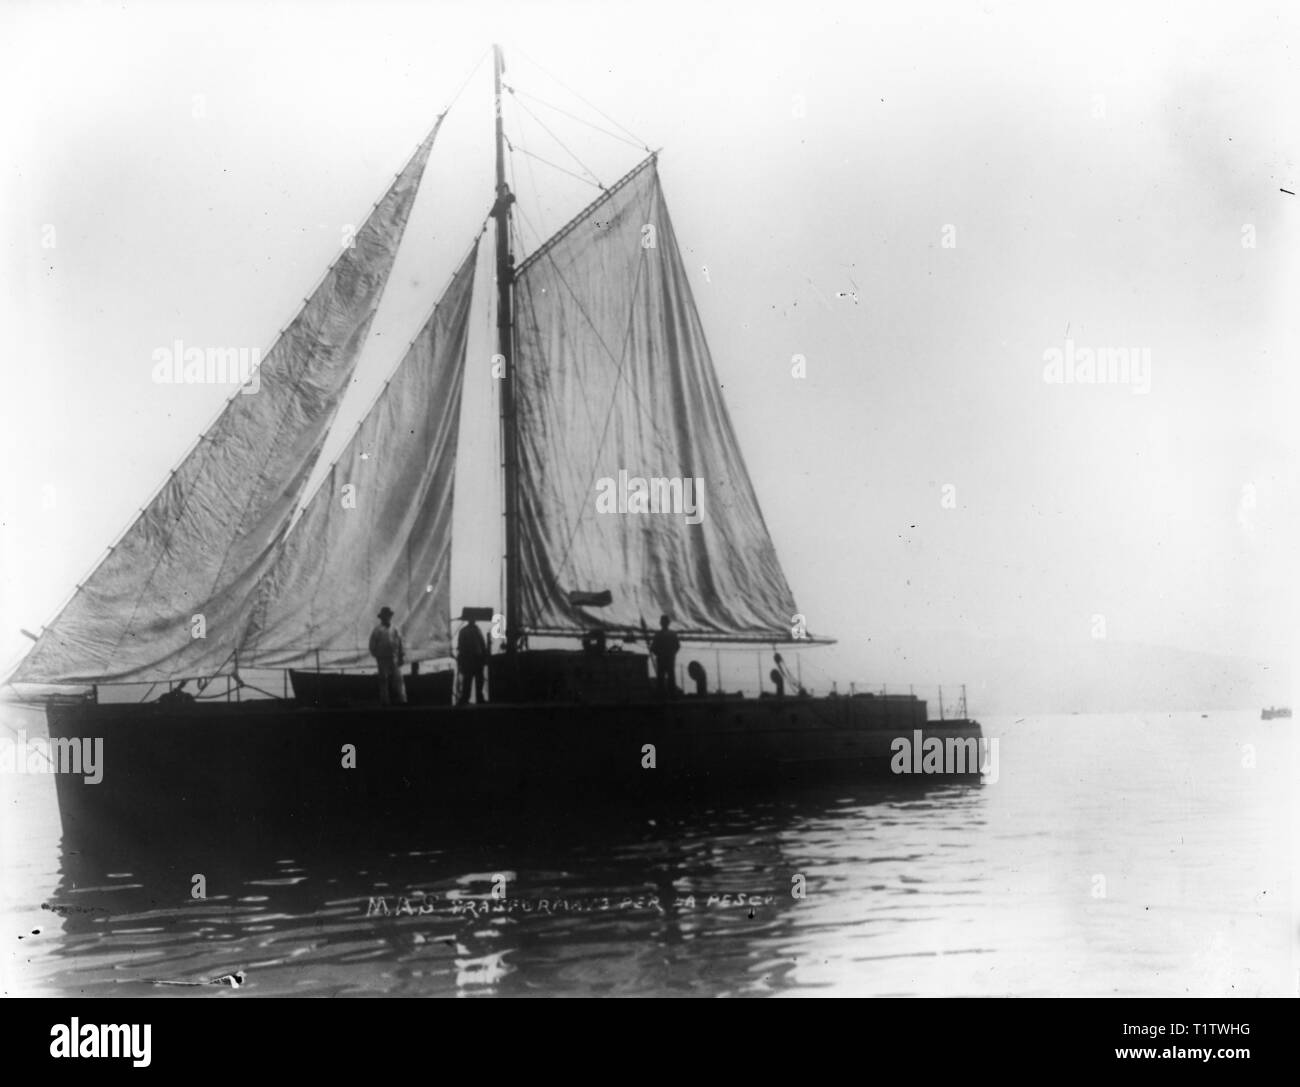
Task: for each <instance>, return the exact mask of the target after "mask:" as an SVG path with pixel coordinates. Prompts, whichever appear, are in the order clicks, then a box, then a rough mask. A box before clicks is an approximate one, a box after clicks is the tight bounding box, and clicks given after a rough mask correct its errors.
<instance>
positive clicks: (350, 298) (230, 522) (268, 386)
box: [11, 118, 441, 683]
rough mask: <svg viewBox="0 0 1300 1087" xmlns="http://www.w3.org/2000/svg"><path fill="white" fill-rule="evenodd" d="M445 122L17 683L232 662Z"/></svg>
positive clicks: (123, 676) (199, 671)
mask: <svg viewBox="0 0 1300 1087" xmlns="http://www.w3.org/2000/svg"><path fill="white" fill-rule="evenodd" d="M440 125H441V118H439V123H438V125H435V126H434V129H433V131H432V132H430V133H429V135H428V137H427V138H426V139H425V140H424V142H423V143H422V144H421V145H420V147H419V148H418V149H417V150H416V152H415V154H414V155H413V156H412V157H411V159H410V161H409V162H408V163H407V165H406V167H405V168H404V169H403V170H402V172H401V173H400V174H398V176H397V178H396V179H395V180H394V181H393V183H392V185H391V187H390V188H389V190H388V192H387V194H386V195H385V196H384V197H383V199H382V200H381V201H380V202H379V203H378V204H377V205H376V206H375V208H374V210H373V211H372V212H371V213H370V215H369V217H368V218H367V219H366V221H365V223H364V224H363V225H362V226H361V227H360V228H359V229H358V230H357V231H356V233H355V235H354V237H353V244H352V246H351V247H350V248H347V249H344V250H343V252H342V254H341V255H340V256H339V258H338V259H337V261H336V262H335V263H334V264H333V266H332V267H331V268H330V269H329V270H328V272H327V273H326V274H325V277H324V278H323V279H322V281H321V283H320V285H319V286H318V287H317V288H316V289H315V291H314V292H313V293H312V295H311V297H310V298H309V299H308V300H307V301H306V303H305V304H304V306H303V307H302V309H301V310H300V311H299V313H298V315H297V317H295V318H294V320H293V321H292V323H290V325H289V326H288V328H286V329H285V330H284V332H283V333H282V334H281V335H280V337H279V339H278V340H276V342H275V344H274V346H273V347H272V348H271V349H270V351H269V352H268V353H267V354H266V356H265V357H264V359H263V361H262V364H261V366H260V367H259V368H258V370H257V380H256V381H254V382H251V383H250V384H249V385H247V386H245V388H243V389H241V390H240V392H238V393H236V394H235V395H234V396H232V397H231V399H230V401H229V402H228V404H227V405H226V407H225V408H224V410H223V411H222V413H221V415H220V416H219V417H218V418H217V420H216V422H215V423H213V425H212V426H211V427H210V428H209V429H208V430H207V432H205V433H204V434H203V436H202V437H201V438H200V439H199V441H198V443H197V444H196V445H195V446H194V448H193V449H192V450H191V451H190V452H189V454H188V455H187V456H186V457H185V459H184V460H183V461H182V462H181V464H180V465H179V467H177V468H176V469H174V470H173V472H172V473H171V475H170V476H169V477H168V479H167V481H166V483H164V484H163V486H162V488H161V489H160V490H159V492H158V493H157V494H156V495H155V496H154V498H153V500H152V501H151V502H150V503H149V505H148V506H147V507H146V508H145V509H144V510H143V511H142V512H141V514H140V515H139V517H137V518H136V520H135V521H134V522H133V523H132V524H131V526H130V527H129V528H128V529H127V530H126V532H125V533H124V534H123V536H122V537H121V539H120V540H118V542H117V543H116V544H115V545H114V546H113V547H112V549H111V550H110V551H109V553H108V555H107V556H105V558H104V559H103V560H102V561H101V562H100V564H99V565H98V566H97V567H96V568H95V570H94V571H93V572H92V573H91V575H90V576H89V577H88V578H87V579H86V581H85V582H84V583H83V584H82V585H80V586H78V588H77V591H76V592H75V593H74V594H73V596H72V598H71V599H70V600H69V601H68V603H67V604H66V605H65V606H64V608H63V610H62V611H61V612H60V613H59V615H58V616H57V617H56V618H55V619H54V621H53V622H52V623H51V624H50V625H49V626H48V627H47V628H46V629H45V630H44V631H43V632H42V634H41V637H40V638H39V639H38V641H37V643H36V645H34V646H33V647H32V650H31V652H30V653H29V654H28V655H27V657H26V658H25V659H24V660H23V662H22V663H21V664H20V665H19V668H18V670H17V671H16V672H15V673H14V675H13V676H12V677H11V682H15V683H25V682H26V683H94V682H101V681H110V680H120V681H154V680H165V679H170V678H174V677H177V676H204V675H213V674H217V673H219V672H230V671H232V670H233V667H234V663H235V662H234V651H235V648H236V644H237V639H238V636H239V633H240V631H241V630H242V629H243V625H244V622H245V609H246V604H247V601H248V596H249V593H250V591H251V590H252V589H253V587H254V586H255V585H256V584H257V581H258V578H259V576H260V575H261V573H262V572H263V570H264V569H265V567H266V564H267V562H268V561H269V559H270V558H271V557H272V555H273V554H274V549H275V545H276V543H277V541H278V540H279V538H280V537H281V535H282V534H283V532H284V529H285V527H286V525H287V524H288V522H289V519H290V518H291V517H292V515H293V511H294V507H295V504H296V502H297V500H298V497H299V495H300V494H301V492H302V488H303V487H304V486H305V484H306V481H307V478H308V476H309V475H310V473H311V470H312V467H313V466H314V465H315V463H316V460H317V458H318V457H319V455H320V450H321V446H322V444H323V442H324V439H325V435H326V433H327V431H328V429H329V426H330V423H331V422H332V421H333V418H334V414H335V411H336V410H337V408H338V404H339V400H340V399H341V397H342V395H343V393H344V391H345V390H346V388H347V385H348V382H349V380H350V378H351V376H352V372H353V369H354V367H355V365H356V361H357V358H358V356H359V354H360V351H361V347H362V345H363V343H364V342H365V339H366V335H367V333H368V332H369V329H370V324H371V322H372V320H373V319H374V315H375V309H376V307H377V306H378V304H379V300H380V297H381V295H382V293H383V289H384V286H385V284H386V283H387V281H388V275H389V272H390V271H391V269H392V266H393V259H394V257H395V255H396V253H397V248H398V245H399V243H400V241H401V238H402V234H403V232H404V230H405V227H406V222H407V219H408V217H409V215H410V211H411V205H412V203H413V201H414V199H415V195H416V192H417V190H418V188H419V184H420V179H421V177H422V175H423V173H424V166H425V163H426V162H427V160H428V157H429V152H430V150H431V148H432V146H433V141H434V138H435V136H436V135H437V132H438V127H439V126H440Z"/></svg>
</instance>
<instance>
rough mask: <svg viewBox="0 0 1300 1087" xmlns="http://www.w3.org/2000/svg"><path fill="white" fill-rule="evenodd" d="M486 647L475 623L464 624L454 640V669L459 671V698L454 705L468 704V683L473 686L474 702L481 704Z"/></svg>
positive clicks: (486, 655)
mask: <svg viewBox="0 0 1300 1087" xmlns="http://www.w3.org/2000/svg"><path fill="white" fill-rule="evenodd" d="M487 661H488V647H487V642H486V641H484V640H483V632H482V631H481V630H479V628H478V624H477V623H466V624H465V625H464V627H462V628H461V632H460V635H459V636H458V637H457V638H456V667H457V668H458V669H459V670H460V698H459V699H457V701H456V705H458V706H464V705H466V704H467V703H468V702H469V687H470V683H471V682H472V683H473V684H474V701H475V702H476V703H480V704H481V703H482V702H483V701H485V700H484V698H483V672H484V670H485V669H486V668H487Z"/></svg>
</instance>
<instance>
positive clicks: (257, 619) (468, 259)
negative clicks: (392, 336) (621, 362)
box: [238, 219, 488, 659]
mask: <svg viewBox="0 0 1300 1087" xmlns="http://www.w3.org/2000/svg"><path fill="white" fill-rule="evenodd" d="M487 223H488V220H487V219H485V220H484V221H483V224H482V225H481V226H480V227H479V231H478V233H477V234H476V235H475V237H474V240H473V241H472V242H471V243H470V247H469V251H468V252H467V253H466V255H465V256H464V257H463V258H462V259H461V260H460V261H459V262H458V263H457V266H456V271H455V272H453V273H452V276H451V278H450V279H449V280H448V282H447V285H446V287H444V288H443V290H442V293H441V294H440V295H439V296H438V300H437V301H436V302H435V303H434V304H433V306H432V307H431V308H430V309H429V311H428V313H427V314H426V315H425V317H424V318H423V320H422V321H421V322H420V326H419V331H417V332H416V334H415V335H414V336H413V337H412V338H411V340H410V342H409V343H408V344H407V345H406V349H405V350H404V351H402V352H401V354H400V355H399V356H398V361H397V364H396V365H395V366H394V367H393V369H392V371H391V372H390V373H389V375H388V376H387V377H386V378H385V379H384V383H383V385H382V386H381V387H380V390H379V392H377V393H376V394H375V395H374V397H373V398H372V399H371V401H370V403H369V405H367V407H366V410H365V412H364V414H363V415H362V417H361V419H360V420H359V421H358V422H357V424H356V426H355V427H354V428H353V430H352V434H351V435H350V436H349V438H348V444H347V445H346V446H345V447H344V449H343V450H342V451H341V452H340V453H339V455H338V456H337V457H336V458H335V459H334V461H333V462H332V463H331V464H330V466H329V471H328V473H327V474H326V475H325V477H324V478H323V479H322V480H321V481H320V483H319V484H317V486H316V488H315V489H314V490H313V491H312V492H311V494H310V495H308V497H307V499H306V501H305V502H302V503H301V508H300V509H299V510H298V511H297V513H298V516H297V517H295V519H294V520H293V522H292V524H290V525H287V526H286V528H285V530H284V532H283V533H282V534H281V537H280V539H279V540H278V541H277V544H276V551H277V554H276V556H275V557H274V558H273V559H272V560H271V563H270V564H269V565H268V567H267V570H266V572H265V573H264V574H263V576H262V577H261V578H259V580H258V585H257V586H256V588H255V589H254V591H253V593H252V594H251V595H250V599H251V600H254V604H253V606H252V607H251V608H250V612H249V618H248V621H247V622H246V623H245V625H244V631H243V633H242V634H241V635H240V638H239V640H238V645H239V651H240V652H241V653H247V654H248V655H249V656H250V657H251V658H252V659H256V657H257V654H258V651H259V650H260V648H261V639H262V635H263V634H264V633H265V631H264V629H263V628H262V627H261V625H260V624H261V620H262V618H264V615H265V610H266V607H267V601H266V599H265V596H266V594H267V593H269V592H270V591H271V588H272V586H271V585H270V583H269V582H268V579H269V578H270V577H271V576H272V574H274V573H275V567H276V563H278V562H279V561H280V558H281V554H282V552H283V551H284V549H285V547H286V545H287V544H288V542H289V538H290V536H291V534H292V533H293V532H295V531H296V530H297V528H298V525H299V524H300V522H301V515H302V514H303V513H304V512H305V511H306V510H307V509H308V508H309V507H310V506H311V505H312V504H313V503H314V502H316V501H317V500H318V496H320V495H321V494H322V492H326V493H331V494H333V493H337V486H336V484H337V472H338V469H339V466H340V464H341V463H342V460H343V457H344V456H345V455H347V453H348V450H349V449H350V448H351V446H352V443H353V442H355V441H356V440H357V437H358V436H359V435H360V434H361V432H362V430H363V429H364V427H365V426H366V424H367V422H369V420H370V418H371V416H372V415H373V414H374V413H375V412H376V411H377V410H378V409H379V407H380V405H381V404H382V403H383V402H384V400H385V398H386V397H387V396H388V395H389V389H390V387H391V386H392V383H393V381H394V379H395V378H396V377H397V376H398V375H399V374H400V373H401V371H402V368H403V367H404V366H405V365H407V362H408V359H409V356H410V353H411V351H412V350H413V349H414V348H415V346H416V344H417V343H419V341H420V339H421V338H422V337H423V336H425V335H426V334H427V333H428V332H429V331H430V328H431V326H432V325H433V323H434V321H435V320H436V319H437V317H438V316H439V311H440V310H441V309H442V308H443V306H444V304H445V302H446V298H447V295H448V293H449V292H450V290H451V288H452V286H453V285H454V284H455V283H456V282H457V280H458V278H459V277H460V276H461V274H462V273H463V271H464V269H465V267H466V266H467V265H468V264H470V263H472V262H473V261H474V260H475V258H476V256H477V253H478V247H479V243H480V242H481V240H482V237H483V232H484V231H485V230H486V229H487ZM471 292H472V284H471ZM409 542H410V541H409V540H408V541H407V543H408V545H409ZM368 555H369V553H368V552H367V564H368V562H369V557H368ZM366 576H367V582H366V583H367V585H368V586H369V584H370V583H371V578H370V570H369V565H367V575H366ZM321 587H322V586H321V585H320V584H319V583H318V584H317V585H316V587H315V588H314V590H313V592H312V597H311V602H310V604H309V605H308V608H309V616H310V618H309V625H308V629H310V630H316V629H317V628H318V627H319V626H320V624H319V623H318V622H317V621H316V610H315V609H316V602H317V601H318V600H319V597H320V590H321ZM255 629H256V633H255V634H252V635H251V636H250V631H253V630H255ZM302 648H303V649H304V650H305V651H312V650H318V649H319V648H320V647H319V646H318V645H313V644H308V645H306V646H304V647H302ZM355 648H357V649H363V648H365V647H364V646H361V645H358V646H357V647H355Z"/></svg>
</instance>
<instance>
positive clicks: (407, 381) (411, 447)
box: [239, 243, 478, 668]
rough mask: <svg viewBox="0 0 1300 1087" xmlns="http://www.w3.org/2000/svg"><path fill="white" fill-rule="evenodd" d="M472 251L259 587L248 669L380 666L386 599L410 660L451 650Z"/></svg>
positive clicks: (247, 644)
mask: <svg viewBox="0 0 1300 1087" xmlns="http://www.w3.org/2000/svg"><path fill="white" fill-rule="evenodd" d="M477 253H478V245H477V243H475V245H474V249H473V251H472V252H471V253H470V255H469V256H468V257H467V258H466V260H465V262H464V263H463V264H462V265H461V267H460V269H459V271H457V272H456V275H455V277H454V278H453V279H452V282H451V284H450V286H448V288H447V290H446V291H445V292H444V294H443V296H442V298H441V300H440V301H439V302H438V304H437V307H436V309H435V310H434V312H433V314H432V315H431V316H430V317H429V319H428V321H427V322H426V323H425V325H424V327H423V328H422V329H421V330H420V333H419V335H417V336H416V338H415V340H414V341H413V342H412V343H411V346H410V348H409V349H408V350H407V352H406V355H405V357H404V358H403V360H402V362H401V364H400V365H399V367H398V369H397V370H396V372H395V373H394V374H393V376H392V377H391V378H389V380H388V383H387V384H386V385H385V386H384V388H383V391H382V392H381V393H380V394H379V397H378V399H377V400H376V401H375V403H374V405H373V407H371V409H370V411H369V413H368V414H367V415H366V417H365V418H364V419H363V420H362V421H361V424H360V426H359V427H358V429H357V432H356V434H355V435H353V437H352V440H351V441H350V442H349V443H348V445H347V447H346V448H345V449H344V450H343V453H342V454H341V455H340V456H339V459H338V460H337V461H336V462H335V463H334V465H333V466H332V468H331V469H330V472H329V475H328V476H327V477H326V478H325V480H324V481H323V483H322V484H321V486H320V488H319V489H318V490H317V491H316V493H315V494H314V495H313V496H312V499H311V501H310V502H309V503H308V505H307V508H306V510H305V511H304V512H303V515H302V516H301V517H300V518H299V519H298V521H297V522H296V523H295V524H294V525H293V527H292V528H291V529H290V530H289V534H288V536H287V537H286V538H285V541H284V545H283V547H282V549H281V551H280V554H279V555H278V557H277V558H276V561H275V563H274V564H273V565H272V566H271V568H270V569H269V570H268V571H267V572H266V574H265V576H264V577H263V579H262V584H261V585H260V586H259V587H258V591H257V593H256V594H255V604H254V607H253V615H252V619H251V621H250V624H249V628H248V631H247V633H246V635H245V637H244V639H243V641H242V644H241V646H240V650H239V663H240V666H241V667H244V666H246V665H251V666H255V667H263V668H292V667H299V666H314V665H317V664H319V665H322V666H325V667H354V666H357V665H369V664H371V663H372V661H371V657H370V651H369V648H368V637H369V634H370V630H371V628H372V627H373V626H374V622H375V619H374V616H375V612H376V611H377V610H378V608H379V606H380V605H381V604H388V605H390V606H392V607H393V608H395V609H396V611H397V618H398V625H399V626H400V627H401V628H402V630H403V633H404V638H405V645H406V656H407V659H408V660H428V659H432V658H436V657H446V656H449V655H450V652H451V649H450V639H449V634H448V620H449V617H450V614H451V517H452V496H453V484H454V481H455V467H456V443H457V437H458V433H459V429H460V402H461V388H462V385H463V375H464V362H465V347H466V343H467V340H468V330H469V312H470V302H471V297H472V294H473V285H474V265H475V258H476V256H477Z"/></svg>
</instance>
